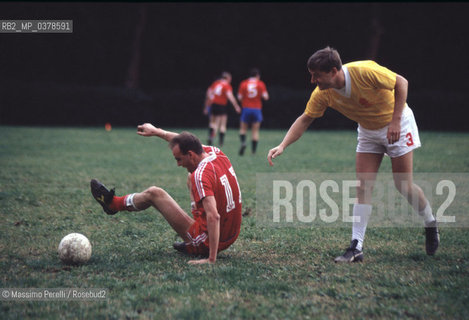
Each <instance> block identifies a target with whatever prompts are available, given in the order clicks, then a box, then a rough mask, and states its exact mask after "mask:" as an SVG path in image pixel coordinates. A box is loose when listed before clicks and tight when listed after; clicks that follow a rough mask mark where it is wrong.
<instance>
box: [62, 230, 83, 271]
mask: <svg viewBox="0 0 469 320" xmlns="http://www.w3.org/2000/svg"><path fill="white" fill-rule="evenodd" d="M58 252H59V258H60V260H62V262H64V263H66V264H82V263H85V262H87V261H88V260H90V258H91V243H90V241H89V240H88V238H87V237H85V236H84V235H82V234H81V233H70V234H68V235H66V236H65V237H63V239H62V240H61V241H60V244H59V248H58Z"/></svg>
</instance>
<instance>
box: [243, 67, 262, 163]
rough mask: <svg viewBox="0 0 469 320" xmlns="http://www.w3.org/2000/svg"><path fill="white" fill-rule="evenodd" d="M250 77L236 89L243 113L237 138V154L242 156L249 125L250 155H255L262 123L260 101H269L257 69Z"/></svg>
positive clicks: (251, 72)
mask: <svg viewBox="0 0 469 320" xmlns="http://www.w3.org/2000/svg"><path fill="white" fill-rule="evenodd" d="M249 75H250V77H249V78H248V79H246V80H244V81H243V82H241V84H240V86H239V89H238V99H239V100H240V101H241V105H242V106H243V111H242V113H241V121H240V122H241V123H240V129H239V137H240V140H241V148H240V149H239V154H240V155H241V156H242V155H243V154H244V150H245V149H246V131H247V129H248V127H249V124H251V130H252V153H253V154H254V153H256V149H257V142H258V141H259V128H260V127H261V122H262V99H264V100H269V93H268V92H267V89H266V87H265V83H264V82H263V81H261V80H260V79H261V75H260V72H259V70H258V69H255V68H254V69H252V70H251V71H250V73H249Z"/></svg>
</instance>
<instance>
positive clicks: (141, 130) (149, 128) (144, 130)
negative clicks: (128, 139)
mask: <svg viewBox="0 0 469 320" xmlns="http://www.w3.org/2000/svg"><path fill="white" fill-rule="evenodd" d="M158 130H160V131H163V130H161V129H158V128H156V127H155V126H154V125H152V124H151V123H144V124H141V125H139V126H138V127H137V134H139V135H141V136H144V137H151V136H156V135H158Z"/></svg>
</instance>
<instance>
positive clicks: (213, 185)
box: [91, 123, 242, 264]
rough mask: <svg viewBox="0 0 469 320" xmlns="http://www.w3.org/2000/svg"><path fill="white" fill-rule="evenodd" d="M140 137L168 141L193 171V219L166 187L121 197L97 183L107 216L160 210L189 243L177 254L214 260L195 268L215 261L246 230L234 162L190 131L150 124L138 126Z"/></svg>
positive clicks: (179, 162)
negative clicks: (165, 128) (178, 130)
mask: <svg viewBox="0 0 469 320" xmlns="http://www.w3.org/2000/svg"><path fill="white" fill-rule="evenodd" d="M137 133H138V134H139V135H141V136H145V137H150V136H157V137H160V138H162V139H164V140H166V141H168V142H169V147H170V149H171V150H172V153H173V156H174V158H175V159H176V162H177V165H178V166H181V167H184V168H186V169H187V171H188V172H189V175H188V181H187V185H188V187H189V190H190V198H191V201H192V203H191V205H192V217H191V216H190V215H188V214H187V213H186V212H184V210H183V209H181V207H180V206H179V205H178V204H177V203H176V201H175V200H174V199H173V198H172V197H171V196H170V195H169V194H168V193H167V192H166V191H165V190H163V189H162V188H160V187H155V186H153V187H150V188H148V189H146V190H144V191H142V192H140V193H132V194H128V195H125V196H123V197H117V196H115V194H114V190H108V189H107V188H106V187H105V186H104V185H103V184H102V183H101V182H99V181H98V180H96V179H92V180H91V193H92V194H93V197H94V198H95V199H96V201H98V202H99V204H101V206H102V207H103V209H104V211H105V212H106V213H107V214H116V213H117V212H118V211H142V210H145V209H147V208H149V207H154V208H156V209H157V210H158V211H159V212H160V213H161V214H162V216H163V217H164V218H165V219H166V221H168V223H169V225H170V226H171V227H172V228H173V229H174V230H175V231H176V232H177V233H178V234H179V236H180V237H181V238H182V239H183V240H184V242H182V243H175V244H174V248H175V249H176V250H178V251H181V252H184V253H187V254H191V255H203V256H208V258H206V259H200V260H191V261H189V263H190V264H203V263H215V261H216V258H217V253H218V252H219V251H221V250H225V249H227V248H228V247H229V246H230V245H231V244H233V243H234V242H235V241H236V239H237V238H238V235H239V231H240V228H241V206H242V203H241V190H240V188H239V184H238V180H237V178H236V174H235V171H234V169H233V166H232V165H231V162H230V160H229V159H228V157H227V156H226V155H225V154H223V152H222V151H221V150H220V149H218V148H216V147H210V146H203V145H202V144H201V143H200V140H199V139H198V138H197V137H196V136H194V135H193V134H191V133H189V132H182V133H181V134H177V133H174V132H169V131H165V130H162V129H160V128H156V127H154V126H153V125H151V124H149V123H145V124H143V125H139V126H138V131H137Z"/></svg>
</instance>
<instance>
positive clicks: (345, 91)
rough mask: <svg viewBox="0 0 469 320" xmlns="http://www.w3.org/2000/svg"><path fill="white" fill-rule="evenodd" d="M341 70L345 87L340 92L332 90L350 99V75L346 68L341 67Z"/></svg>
mask: <svg viewBox="0 0 469 320" xmlns="http://www.w3.org/2000/svg"><path fill="white" fill-rule="evenodd" d="M342 70H344V76H345V87H344V88H342V89H340V90H339V89H335V88H334V90H335V91H336V92H337V93H339V94H340V95H342V96H344V97H346V98H350V96H351V95H352V82H351V79H350V73H349V72H348V68H347V67H346V66H342Z"/></svg>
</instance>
